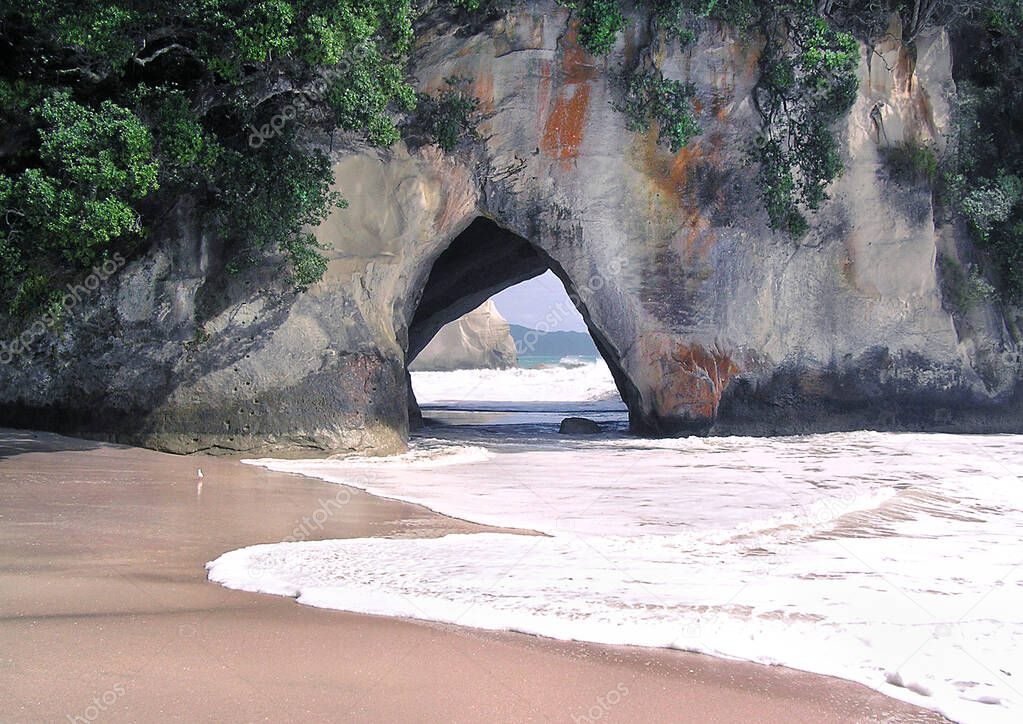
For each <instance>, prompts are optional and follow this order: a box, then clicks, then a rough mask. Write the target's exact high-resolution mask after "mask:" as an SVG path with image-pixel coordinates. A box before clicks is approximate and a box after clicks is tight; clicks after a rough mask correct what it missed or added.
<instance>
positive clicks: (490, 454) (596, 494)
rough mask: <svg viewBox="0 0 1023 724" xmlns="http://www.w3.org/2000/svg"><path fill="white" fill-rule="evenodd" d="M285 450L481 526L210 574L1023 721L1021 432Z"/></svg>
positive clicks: (355, 605)
mask: <svg viewBox="0 0 1023 724" xmlns="http://www.w3.org/2000/svg"><path fill="white" fill-rule="evenodd" d="M440 432H443V435H441V434H440V433H438V434H437V435H436V436H435V437H433V438H423V439H419V440H416V441H414V442H413V446H412V449H411V451H410V453H408V454H406V455H403V456H396V457H394V458H389V459H384V460H380V459H372V460H371V459H351V458H349V459H334V460H325V461H273V460H262V461H258V462H259V464H261V465H264V466H265V467H268V468H271V469H274V470H284V471H290V472H297V473H304V474H307V475H314V476H316V477H320V478H323V479H325V480H329V481H331V482H335V483H340V484H348V485H353V486H356V487H360V488H363V489H366V490H368V491H369V492H372V493H376V494H379V495H384V496H387V497H391V498H397V499H401V500H405V501H409V502H413V503H418V504H421V505H424V506H427V507H429V508H432V509H434V510H436V511H439V512H441V513H446V514H449V515H453V516H457V517H460V518H464V519H468V520H473V521H477V522H481V523H485V524H492V525H497V526H504V527H511V528H520V529H529V530H533V531H540V532H542V533H545V534H546V535H544V536H535V535H533V536H525V535H513V534H508V533H484V534H474V535H471V534H462V535H449V536H446V537H444V538H439V539H357V540H338V541H310V542H301V543H282V544H269V545H258V546H253V547H251V548H245V549H241V550H238V551H232V552H230V553H226V554H225V555H223V556H221V557H220V558H219V559H217V560H216V561H213V562H212V563H210V564H209V574H210V578H211V580H214V581H218V582H220V583H223V584H224V585H227V586H230V587H233V588H240V589H243V590H251V591H263V592H267V593H276V594H279V595H288V596H294V597H296V598H297V600H298V601H299V602H300V603H305V604H308V605H313V606H321V607H327V608H337V609H343V610H348V611H355V612H362V613H371V614H382V615H392V616H405V617H411V618H420V619H426V620H432V621H442V622H448V623H452V624H459V625H464V626H473V627H479V628H485V629H500V630H511V631H522V632H527V633H532V634H538V635H543V636H549V637H553V638H559V639H574V640H580V641H593V642H601V643H609V644H632V645H641V646H655V647H665V648H674V649H684V650H689V651H697V652H704V653H708V654H713V655H718V656H724V657H732V658H741V659H747V660H750V661H756V662H762V663H768V664H783V665H786V666H790V667H794V668H798V669H803V670H806V671H811V672H817V673H822V674H829V675H834V676H838V677H843V678H846V679H851V680H853V681H858V682H861V683H863V684H865V685H867V686H870V687H872V688H875V689H877V690H879V691H881V692H884V693H886V694H889V695H891V696H894V697H897V698H900V699H904V700H906V701H910V702H913V703H916V704H919V705H922V706H925V707H929V708H932V709H935V710H937V711H940V712H942V713H944V714H945V715H947V716H949V717H950V718H952V719H955V720H958V721H979V722H1009V721H1019V720H1020V718H1021V717H1023V696H1021V694H1020V691H1019V688H1020V685H1019V684H1018V683H1017V682H1018V681H1020V680H1023V621H1021V618H1023V565H1021V561H1023V485H1021V476H1023V437H1020V436H948V435H916V434H913V435H909V434H905V435H903V434H880V433H843V434H832V435H816V436H807V437H792V438H775V439H758V438H689V439H681V440H660V441H646V440H637V439H629V438H617V439H606V438H598V439H594V440H580V439H557V437H556V436H554V435H551V438H552V440H551V441H548V442H546V443H544V444H543V445H538V444H537V443H536V439H535V437H528V438H523V439H522V440H521V441H518V442H517V441H516V440H515V439H511V440H507V439H506V440H501V441H500V442H496V441H495V443H494V444H487V443H486V442H485V441H483V442H481V440H480V439H479V438H478V437H476V438H472V440H471V441H467V439H464V438H463V437H461V436H462V434H463V433H461V432H459V431H455V430H451V431H447V432H444V431H440Z"/></svg>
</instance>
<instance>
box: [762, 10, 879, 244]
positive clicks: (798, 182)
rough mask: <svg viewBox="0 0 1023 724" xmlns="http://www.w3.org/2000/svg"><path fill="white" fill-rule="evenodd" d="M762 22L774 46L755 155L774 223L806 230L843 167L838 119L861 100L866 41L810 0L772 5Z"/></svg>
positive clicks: (766, 58) (767, 58) (766, 61)
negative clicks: (862, 47)
mask: <svg viewBox="0 0 1023 724" xmlns="http://www.w3.org/2000/svg"><path fill="white" fill-rule="evenodd" d="M760 24H761V27H762V28H763V31H764V34H765V36H766V38H767V45H766V47H765V49H764V52H763V55H762V57H761V61H760V67H761V74H760V81H759V83H758V85H757V88H756V90H755V94H754V99H755V101H756V104H757V108H758V110H759V111H760V115H761V117H762V119H763V126H762V131H761V136H760V138H759V139H758V142H757V144H756V147H755V150H754V159H755V160H756V161H757V162H758V165H759V172H758V178H759V181H760V184H761V189H762V193H763V196H764V200H765V205H766V207H767V212H768V217H769V219H770V222H771V226H772V228H774V229H779V230H784V231H786V232H788V233H789V234H791V235H793V236H795V237H799V236H801V235H802V234H804V233H805V232H806V230H807V229H808V228H809V223H808V222H807V219H806V214H807V213H808V212H812V211H816V210H817V209H819V208H820V206H821V204H822V203H823V202H824V201H826V200H827V198H828V195H827V189H828V186H829V185H830V184H831V183H832V182H833V181H834V180H835V179H836V178H838V176H840V175H841V173H842V171H843V166H842V160H841V157H840V154H839V150H838V143H837V141H836V140H835V137H834V134H833V133H832V131H831V126H832V125H833V124H834V123H835V122H836V121H837V120H838V119H839V118H841V117H842V116H843V115H844V114H845V113H847V112H848V111H849V109H850V108H851V107H852V105H853V103H854V102H855V99H856V92H857V89H858V81H857V78H856V67H857V65H858V63H859V44H858V43H857V42H856V40H855V38H854V37H853V36H852V35H851V34H849V33H844V32H840V31H839V30H837V29H836V28H835V27H834V26H833V25H832V24H831V23H829V22H828V20H827V19H826V18H824V17H822V16H820V15H819V14H818V12H817V9H816V5H815V4H814V3H813V2H810V0H794V1H793V2H782V3H772V4H770V5H765V6H764V7H763V14H762V16H761V18H760Z"/></svg>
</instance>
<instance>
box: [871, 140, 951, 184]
mask: <svg viewBox="0 0 1023 724" xmlns="http://www.w3.org/2000/svg"><path fill="white" fill-rule="evenodd" d="M881 153H882V156H883V158H884V161H885V164H886V165H887V167H888V173H889V174H890V175H891V178H892V180H894V181H895V182H896V183H900V184H904V185H907V186H917V185H920V184H928V185H930V184H933V183H934V182H935V181H936V180H937V178H938V171H939V164H938V157H937V155H936V154H935V153H934V151H933V150H932V149H931V147H930V146H926V145H924V144H922V143H917V142H915V141H903V142H901V143H893V144H892V145H890V146H885V147H884V148H882V149H881Z"/></svg>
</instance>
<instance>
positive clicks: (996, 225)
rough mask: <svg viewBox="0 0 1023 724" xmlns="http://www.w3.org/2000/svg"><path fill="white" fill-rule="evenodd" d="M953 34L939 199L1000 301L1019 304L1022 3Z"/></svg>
mask: <svg viewBox="0 0 1023 724" xmlns="http://www.w3.org/2000/svg"><path fill="white" fill-rule="evenodd" d="M984 5H985V6H984V8H983V12H980V13H978V14H977V15H978V17H979V20H977V21H971V22H967V23H966V24H965V25H961V26H960V28H959V33H960V36H961V37H960V41H959V42H960V44H961V46H963V47H968V48H969V51H970V52H969V53H967V54H965V57H964V58H962V59H961V60H960V61H959V62H957V63H956V72H957V77H956V81H957V83H956V84H957V88H958V92H957V102H956V105H955V107H954V112H953V120H954V133H953V137H952V139H951V140H952V142H951V144H950V145H951V151H950V152H949V153H948V154H947V156H946V158H945V159H943V164H942V167H943V168H942V171H943V182H944V200H945V202H946V203H947V204H948V205H949V207H950V208H951V209H952V210H953V211H954V212H957V213H958V214H960V215H961V217H962V218H963V219H964V220H965V222H966V224H967V226H968V228H969V229H970V231H971V233H972V236H973V239H974V241H975V242H976V244H977V246H978V247H979V248H980V249H982V250H983V251H985V252H986V253H987V255H988V259H989V261H990V264H989V265H987V266H990V268H991V271H992V274H993V277H994V278H996V280H997V282H998V285H997V286H998V289H999V291H1000V292H1001V293H1002V296H1003V298H1005V299H1009V300H1015V301H1019V300H1020V299H1023V181H1021V179H1023V2H1021V0H992V1H991V2H988V3H985V4H984Z"/></svg>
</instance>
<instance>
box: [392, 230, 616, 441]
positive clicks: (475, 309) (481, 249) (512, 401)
mask: <svg viewBox="0 0 1023 724" xmlns="http://www.w3.org/2000/svg"><path fill="white" fill-rule="evenodd" d="M421 289H422V292H421V294H420V296H419V298H418V300H417V304H416V306H415V310H414V313H413V314H412V315H411V322H410V323H409V325H408V346H407V354H406V360H407V380H408V386H409V389H408V398H409V422H410V427H411V428H412V429H418V428H420V427H422V426H423V424H424V419H425V421H426V422H427V423H440V424H460V425H461V424H470V425H471V424H479V425H489V424H502V425H512V424H530V423H547V422H550V423H556V422H559V421H560V420H561V419H563V418H564V417H587V418H590V419H596V420H598V421H599V422H600V423H601V424H602V425H604V426H606V427H610V428H618V427H621V428H624V427H626V426H627V424H628V410H627V407H626V405H625V403H624V402H623V399H624V397H623V395H622V393H621V390H622V386H623V382H625V383H626V384H627V381H625V380H624V373H623V372H622V371H621V370H620V369H617V368H616V365H617V363H616V361H615V359H614V357H613V356H611V354H610V348H609V345H608V344H607V343H606V341H602V340H601V338H600V335H599V333H595V332H594V328H593V325H592V323H591V320H590V319H589V315H588V312H587V310H586V308H585V305H584V304H583V303H582V302H581V301H580V299H579V297H578V296H577V294H576V293H575V289H574V287H573V284H572V280H571V279H570V278H569V277H568V275H567V274H566V273H565V271H564V270H563V269H562V268H561V267H560V265H559V264H558V263H557V262H556V261H555V260H554V259H552V258H551V257H550V256H549V255H547V254H546V253H545V252H544V251H543V250H542V249H540V248H538V247H536V246H535V245H534V244H532V243H530V242H529V241H528V240H527V239H525V238H523V237H522V236H520V235H518V234H516V233H514V232H512V231H509V230H508V229H505V228H503V227H501V226H500V225H498V224H497V223H495V222H494V221H492V220H490V219H488V218H485V217H479V218H477V219H475V220H474V221H473V222H472V223H471V224H470V225H469V226H468V227H467V228H466V229H465V230H464V231H463V232H462V233H461V234H459V235H458V236H457V237H455V239H453V240H452V242H451V243H450V244H449V246H448V247H447V248H446V249H445V250H444V251H443V252H442V253H441V254H440V255H439V256H438V257H437V258H436V259H435V261H434V262H433V265H432V267H431V269H430V272H429V275H428V277H427V278H426V280H425V282H424V283H423V284H422V287H421Z"/></svg>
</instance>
